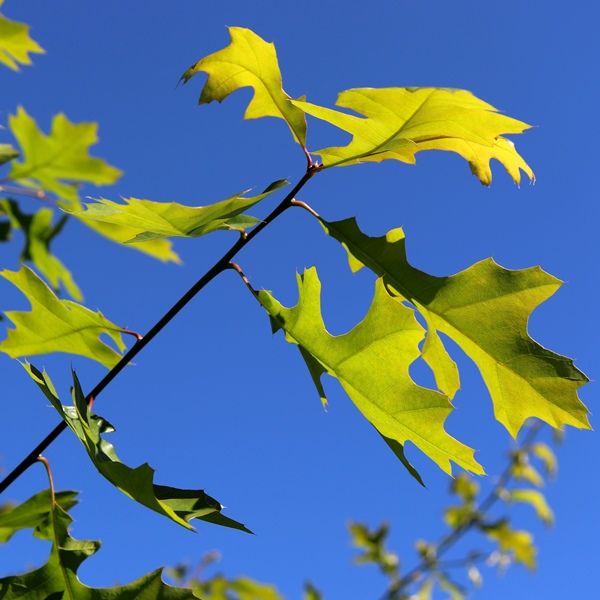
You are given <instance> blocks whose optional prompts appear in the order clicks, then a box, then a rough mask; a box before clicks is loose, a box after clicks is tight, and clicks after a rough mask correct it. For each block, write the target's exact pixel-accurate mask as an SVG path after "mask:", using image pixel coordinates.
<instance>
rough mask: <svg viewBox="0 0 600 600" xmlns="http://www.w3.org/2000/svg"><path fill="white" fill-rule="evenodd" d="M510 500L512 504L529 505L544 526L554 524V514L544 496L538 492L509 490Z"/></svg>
mask: <svg viewBox="0 0 600 600" xmlns="http://www.w3.org/2000/svg"><path fill="white" fill-rule="evenodd" d="M510 499H511V500H512V501H513V502H525V503H527V504H529V505H531V506H532V507H533V508H534V509H535V512H536V513H537V515H538V517H539V518H540V519H542V521H544V523H546V525H552V523H554V513H553V512H552V509H551V508H550V506H549V505H548V502H547V501H546V498H545V497H544V494H542V493H541V492H539V491H538V490H529V489H524V490H511V491H510Z"/></svg>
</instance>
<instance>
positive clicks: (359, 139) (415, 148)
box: [294, 88, 533, 185]
mask: <svg viewBox="0 0 600 600" xmlns="http://www.w3.org/2000/svg"><path fill="white" fill-rule="evenodd" d="M294 105H295V106H297V107H298V108H301V109H302V110H304V111H305V112H306V113H308V114H310V115H312V116H313V117H317V118H318V119H322V120H324V121H326V122H328V123H331V124H332V125H335V126H336V127H339V128H340V129H343V130H344V131H347V132H348V133H350V134H351V135H352V141H351V142H350V143H349V144H348V145H347V146H340V147H331V148H324V149H323V150H317V151H315V152H314V154H317V155H318V156H320V157H321V158H322V160H323V164H324V166H325V168H327V167H335V166H342V165H352V164H357V163H361V162H381V161H383V160H387V159H395V160H399V161H402V162H405V163H410V164H412V163H414V162H415V154H416V153H417V152H421V151H422V150H445V151H450V152H455V153H457V154H459V155H460V156H462V157H463V158H464V159H465V160H467V161H468V162H469V165H470V167H471V170H472V171H473V173H474V174H475V175H476V176H477V177H478V178H479V180H480V181H481V183H483V184H485V185H489V184H490V183H491V181H492V172H491V169H490V165H489V163H490V159H492V158H495V159H496V160H498V161H500V162H501V163H502V164H503V165H504V167H505V168H506V170H507V171H508V172H509V174H510V175H511V177H512V178H513V179H514V181H515V183H519V182H520V178H521V176H520V171H521V170H523V171H524V172H525V173H526V174H527V176H528V177H529V179H531V180H533V172H532V170H531V168H530V167H529V166H528V165H527V163H526V162H525V161H524V160H523V158H522V157H521V156H520V155H519V154H518V153H517V151H516V150H515V148H514V145H513V143H512V142H511V141H510V140H507V139H506V138H504V137H502V136H503V135H504V134H510V133H522V132H523V131H524V130H525V129H528V128H529V127H530V126H529V125H527V124H526V123H523V122H522V121H517V120H516V119H512V118H511V117H507V116H505V115H502V114H500V113H498V112H497V110H496V109H495V108H494V107H493V106H491V105H490V104H488V103H487V102H484V101H483V100H480V99H479V98H477V97H476V96H474V95H473V94H471V92H468V91H466V90H452V89H444V88H379V89H376V88H357V89H351V90H346V91H344V92H342V93H341V94H340V95H339V96H338V99H337V102H336V105H337V106H340V107H341V108H346V109H350V110H352V111H355V112H357V113H359V114H360V115H364V116H356V115H353V114H349V113H346V112H341V111H338V110H333V109H331V108H325V107H323V106H317V105H316V104H311V103H309V102H304V101H300V100H297V101H294Z"/></svg>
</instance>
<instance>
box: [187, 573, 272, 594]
mask: <svg viewBox="0 0 600 600" xmlns="http://www.w3.org/2000/svg"><path fill="white" fill-rule="evenodd" d="M191 587H192V590H193V591H194V594H195V596H196V598H201V600H283V596H281V595H280V594H279V592H278V591H277V589H276V588H275V587H274V586H272V585H268V584H264V583H260V582H258V581H254V580H253V579H250V578H248V577H236V578H235V579H228V578H226V577H225V576H223V575H220V574H219V575H215V576H214V577H211V578H210V579H209V580H208V581H201V582H200V581H192V583H191Z"/></svg>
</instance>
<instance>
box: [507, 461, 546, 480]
mask: <svg viewBox="0 0 600 600" xmlns="http://www.w3.org/2000/svg"><path fill="white" fill-rule="evenodd" d="M510 475H511V477H513V478H514V479H518V480H519V481H526V482H527V483H530V484H531V485H535V486H537V487H542V486H543V485H544V478H543V477H542V476H541V474H540V472H539V471H538V470H537V469H536V468H535V467H534V466H533V465H532V464H531V463H530V462H529V459H528V458H527V456H520V457H519V459H518V460H516V461H515V462H514V463H513V464H512V466H511V470H510Z"/></svg>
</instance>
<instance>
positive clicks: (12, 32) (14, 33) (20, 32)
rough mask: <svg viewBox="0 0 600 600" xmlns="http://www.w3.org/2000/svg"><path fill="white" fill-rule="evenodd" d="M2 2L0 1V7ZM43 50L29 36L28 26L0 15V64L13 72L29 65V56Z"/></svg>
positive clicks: (41, 52) (2, 0) (40, 52)
mask: <svg viewBox="0 0 600 600" xmlns="http://www.w3.org/2000/svg"><path fill="white" fill-rule="evenodd" d="M2 4H4V0H0V7H1V6H2ZM43 53H44V49H43V48H42V47H41V46H40V45H39V44H38V43H37V42H36V41H35V40H33V39H32V38H31V37H30V35H29V25H26V24H25V23H19V22H17V21H11V20H10V19H7V18H6V17H5V16H3V15H0V63H2V64H3V65H6V66H7V67H8V68H9V69H12V70H13V71H18V70H19V65H30V64H31V57H30V56H29V55H30V54H43Z"/></svg>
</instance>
